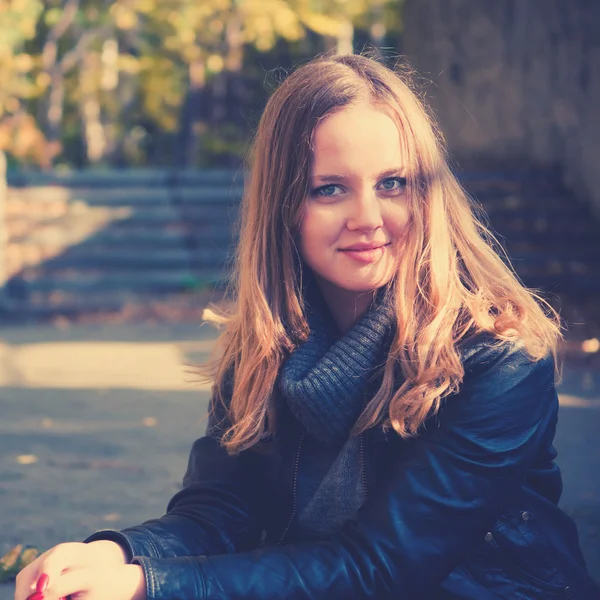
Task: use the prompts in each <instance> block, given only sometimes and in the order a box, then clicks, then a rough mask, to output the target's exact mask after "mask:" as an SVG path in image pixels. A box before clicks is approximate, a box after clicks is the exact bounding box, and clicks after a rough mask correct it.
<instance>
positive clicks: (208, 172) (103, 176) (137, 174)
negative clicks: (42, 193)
mask: <svg viewBox="0 0 600 600" xmlns="http://www.w3.org/2000/svg"><path fill="white" fill-rule="evenodd" d="M7 180H8V185H9V186H15V187H29V186H55V187H57V186H60V187H90V186H94V187H107V188H110V187H119V188H123V187H136V186H138V187H139V186H176V185H183V186H193V185H203V184H213V185H214V184H228V183H231V182H236V183H238V184H243V181H244V170H243V169H241V168H240V169H159V168H157V169H154V168H136V169H123V170H117V169H112V170H107V171H101V170H85V171H71V172H62V173H58V172H47V171H45V172H39V173H35V172H19V173H16V172H14V171H9V172H8V174H7Z"/></svg>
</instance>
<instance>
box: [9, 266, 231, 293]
mask: <svg viewBox="0 0 600 600" xmlns="http://www.w3.org/2000/svg"><path fill="white" fill-rule="evenodd" d="M225 279H226V274H225V273H224V271H223V270H219V269H216V268H210V269H197V270H192V269H164V270H160V271H159V270H157V269H154V270H149V271H139V270H122V271H113V270H111V271H108V272H106V271H103V270H102V269H95V270H92V269H89V268H88V269H85V270H83V269H62V270H56V271H54V272H53V273H52V275H51V276H50V275H46V274H45V273H44V272H43V270H42V269H36V268H28V269H26V270H25V271H24V272H23V275H22V277H19V278H13V279H11V280H10V281H9V282H8V283H7V285H6V290H7V295H8V296H9V297H11V298H13V299H19V298H27V297H28V296H30V295H32V294H35V293H36V292H41V293H51V292H65V293H71V292H77V293H82V294H83V293H86V294H96V293H98V292H107V291H109V290H110V291H117V290H118V291H121V292H126V291H128V290H129V291H132V292H135V293H142V292H144V293H149V294H154V293H156V294H164V293H172V292H173V293H174V292H182V291H186V290H194V289H198V288H202V287H203V286H214V285H220V284H222V283H223V280H225Z"/></svg>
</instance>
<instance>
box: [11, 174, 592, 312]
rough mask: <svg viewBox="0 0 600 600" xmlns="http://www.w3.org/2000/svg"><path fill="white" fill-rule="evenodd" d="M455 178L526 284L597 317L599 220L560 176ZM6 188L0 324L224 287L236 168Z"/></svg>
mask: <svg viewBox="0 0 600 600" xmlns="http://www.w3.org/2000/svg"><path fill="white" fill-rule="evenodd" d="M461 181H462V183H463V185H464V186H465V188H466V189H467V191H468V192H469V193H470V194H471V196H472V197H474V198H475V199H476V200H477V201H478V202H479V203H480V204H481V205H482V207H483V208H484V210H485V211H486V213H487V215H488V216H489V221H490V224H491V228H492V229H493V230H494V231H495V232H496V233H497V234H498V238H499V239H500V241H501V243H502V244H503V245H504V246H505V247H506V249H507V251H508V253H509V255H510V257H511V260H512V261H513V264H514V266H515V269H516V271H517V274H518V275H519V276H520V277H521V279H522V280H523V281H524V283H525V284H527V285H528V286H531V287H535V288H539V289H541V290H543V291H544V292H545V293H546V297H548V298H549V299H550V300H551V301H552V300H554V301H553V303H554V304H560V306H561V308H562V309H565V308H566V310H567V312H569V310H570V307H571V306H573V305H574V304H577V305H578V306H581V305H582V303H583V304H585V305H586V306H587V305H588V304H589V305H590V306H592V310H593V306H595V304H596V302H597V299H599V298H600V224H599V223H598V222H597V221H595V220H594V219H593V218H592V217H591V213H590V211H589V209H588V208H587V207H586V206H584V205H582V204H580V203H578V202H577V201H576V199H575V198H573V197H572V196H571V195H570V194H569V192H568V190H566V189H565V188H564V187H563V186H562V185H561V183H560V180H559V178H558V176H557V175H556V174H554V173H552V172H547V171H543V172H538V171H535V172H514V171H513V172H491V171H471V172H467V173H464V174H462V175H461ZM9 185H10V188H9V196H8V200H7V211H6V223H7V231H8V234H9V243H8V251H7V257H8V275H9V277H8V279H7V282H6V285H5V292H4V302H3V304H4V310H3V312H4V317H5V319H6V318H9V319H10V320H13V319H21V318H42V317H50V316H53V315H59V314H64V315H74V314H80V313H89V312H95V311H101V312H110V311H118V310H120V309H122V307H123V306H124V305H125V304H127V303H131V302H138V303H144V302H148V301H151V300H157V299H159V300H160V299H167V298H170V297H172V296H173V295H177V296H178V297H179V298H181V297H189V298H190V299H191V298H193V297H194V293H196V292H198V291H201V290H209V289H212V288H214V287H219V286H223V285H224V283H225V282H226V272H227V269H226V265H227V258H228V256H230V252H231V249H232V244H233V242H234V241H235V240H234V239H233V237H232V225H233V222H234V220H235V218H236V217H237V211H238V206H239V200H240V198H241V194H242V189H243V173H242V172H241V171H239V172H233V171H201V172H167V171H158V170H157V171H130V172H122V173H119V172H107V173H104V174H102V173H99V174H92V173H79V174H78V173H75V174H73V175H70V176H68V177H67V176H63V177H60V176H57V175H40V176H38V179H37V180H32V178H31V177H29V178H28V179H27V180H23V179H22V180H19V179H18V178H16V177H13V178H12V179H9ZM586 310H588V309H586ZM569 314H571V313H569ZM573 314H575V313H573ZM574 318H578V317H576V316H575V317H574ZM599 321H600V319H599Z"/></svg>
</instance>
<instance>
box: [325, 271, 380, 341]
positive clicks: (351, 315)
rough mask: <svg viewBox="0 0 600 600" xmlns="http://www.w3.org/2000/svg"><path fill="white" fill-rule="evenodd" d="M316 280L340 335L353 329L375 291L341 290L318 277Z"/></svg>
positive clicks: (368, 305) (366, 308) (371, 300)
mask: <svg viewBox="0 0 600 600" xmlns="http://www.w3.org/2000/svg"><path fill="white" fill-rule="evenodd" d="M316 279H317V284H318V286H319V289H320V290H321V293H322V294H323V298H324V300H325V303H326V304H327V308H328V309H329V312H330V313H331V316H332V317H333V320H334V321H335V324H336V326H337V328H338V330H339V332H340V334H341V335H344V334H345V333H347V332H348V331H350V329H352V327H354V325H355V324H356V323H357V322H358V321H359V320H360V318H361V317H362V316H363V315H364V314H365V313H366V312H367V310H368V309H369V307H370V306H371V304H372V302H373V300H374V298H375V296H376V294H377V290H370V291H366V292H352V291H348V290H342V289H340V288H338V287H335V286H332V285H331V284H329V282H327V281H324V280H322V279H321V278H319V277H317V278H316Z"/></svg>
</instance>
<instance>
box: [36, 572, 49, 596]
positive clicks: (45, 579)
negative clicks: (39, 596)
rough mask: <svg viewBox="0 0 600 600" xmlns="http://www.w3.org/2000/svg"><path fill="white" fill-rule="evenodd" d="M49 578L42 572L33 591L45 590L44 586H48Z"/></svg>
mask: <svg viewBox="0 0 600 600" xmlns="http://www.w3.org/2000/svg"><path fill="white" fill-rule="evenodd" d="M49 579H50V577H48V575H46V573H42V574H41V575H40V578H39V579H38V582H37V587H36V588H35V591H36V592H45V591H46V588H47V587H48V581H49Z"/></svg>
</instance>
